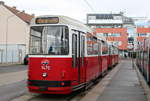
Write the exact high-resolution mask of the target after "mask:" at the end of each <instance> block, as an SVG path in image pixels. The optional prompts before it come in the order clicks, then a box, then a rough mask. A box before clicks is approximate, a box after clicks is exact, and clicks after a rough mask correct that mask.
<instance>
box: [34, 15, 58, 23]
mask: <svg viewBox="0 0 150 101" xmlns="http://www.w3.org/2000/svg"><path fill="white" fill-rule="evenodd" d="M35 22H36V24H57V23H58V22H59V18H58V17H43V18H37V19H36V21H35Z"/></svg>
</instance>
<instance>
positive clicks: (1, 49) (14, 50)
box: [0, 44, 26, 64]
mask: <svg viewBox="0 0 150 101" xmlns="http://www.w3.org/2000/svg"><path fill="white" fill-rule="evenodd" d="M6 50H7V51H6ZM25 55H26V45H24V44H11V45H10V44H9V45H7V46H6V45H4V44H0V64H5V63H22V62H23V59H24V57H25Z"/></svg>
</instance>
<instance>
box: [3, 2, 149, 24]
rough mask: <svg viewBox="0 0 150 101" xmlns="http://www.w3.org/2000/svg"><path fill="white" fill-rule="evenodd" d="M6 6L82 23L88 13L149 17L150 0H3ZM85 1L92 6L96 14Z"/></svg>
mask: <svg viewBox="0 0 150 101" xmlns="http://www.w3.org/2000/svg"><path fill="white" fill-rule="evenodd" d="M3 1H4V2H5V4H6V5H9V6H16V7H17V9H19V10H25V11H26V12H27V13H29V14H33V13H34V14H36V15H66V16H69V17H72V18H75V19H77V20H80V21H82V22H85V21H86V14H87V13H91V12H92V13H110V12H112V13H119V12H120V11H123V12H125V15H126V16H134V17H136V16H137V17H149V18H150V0H3ZM85 1H88V3H89V4H90V5H91V6H92V8H93V9H94V12H93V11H92V10H91V9H90V7H89V6H88V5H87V3H86V2H85Z"/></svg>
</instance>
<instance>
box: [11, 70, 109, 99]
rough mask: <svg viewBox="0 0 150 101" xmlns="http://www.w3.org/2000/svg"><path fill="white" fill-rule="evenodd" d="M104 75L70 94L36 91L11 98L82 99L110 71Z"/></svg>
mask: <svg viewBox="0 0 150 101" xmlns="http://www.w3.org/2000/svg"><path fill="white" fill-rule="evenodd" d="M110 71H111V70H109V71H108V72H107V73H105V74H104V75H103V77H102V78H99V79H98V80H97V81H96V82H94V83H93V85H92V86H90V87H88V88H87V89H80V90H78V91H74V92H72V93H71V94H69V95H52V94H36V93H35V94H34V93H26V94H25V95H23V96H26V97H23V96H20V97H19V99H18V98H17V99H15V100H11V101H80V99H82V98H83V97H84V96H85V95H86V94H87V93H88V92H90V90H92V89H93V88H94V87H95V86H96V85H97V84H98V83H99V82H101V80H102V79H104V78H105V76H106V75H107V74H108V73H109V72H110Z"/></svg>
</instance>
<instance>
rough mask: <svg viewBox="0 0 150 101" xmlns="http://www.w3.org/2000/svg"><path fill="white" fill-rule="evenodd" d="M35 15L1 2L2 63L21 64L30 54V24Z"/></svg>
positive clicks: (0, 45) (0, 59)
mask: <svg viewBox="0 0 150 101" xmlns="http://www.w3.org/2000/svg"><path fill="white" fill-rule="evenodd" d="M33 17H34V16H33V15H29V14H27V13H25V11H19V10H17V9H16V7H9V6H7V5H5V3H4V2H2V1H0V28H1V31H0V63H21V62H22V61H23V58H24V56H25V55H26V54H27V53H28V45H29V23H30V21H31V19H32V18H33Z"/></svg>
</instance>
